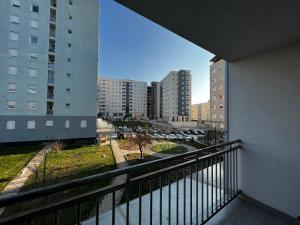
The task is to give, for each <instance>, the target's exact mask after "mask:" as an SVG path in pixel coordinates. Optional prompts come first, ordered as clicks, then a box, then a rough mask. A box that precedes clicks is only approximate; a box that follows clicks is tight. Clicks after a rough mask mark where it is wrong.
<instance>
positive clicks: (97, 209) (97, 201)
mask: <svg viewBox="0 0 300 225" xmlns="http://www.w3.org/2000/svg"><path fill="white" fill-rule="evenodd" d="M99 208H100V204H99V198H98V197H97V198H96V225H99Z"/></svg>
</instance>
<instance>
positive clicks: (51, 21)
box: [0, 0, 99, 143]
mask: <svg viewBox="0 0 300 225" xmlns="http://www.w3.org/2000/svg"><path fill="white" fill-rule="evenodd" d="M98 13H99V10H98V2H97V1H96V0H85V1H82V0H57V1H55V0H31V1H29V0H5V1H0V31H1V32H0V75H1V76H0V143H3V142H23V141H38V140H49V139H58V138H59V139H73V138H91V137H95V135H96V101H95V100H96V97H97V91H96V90H97V89H96V79H97V65H98V19H97V18H98ZM90 18H95V19H90Z"/></svg>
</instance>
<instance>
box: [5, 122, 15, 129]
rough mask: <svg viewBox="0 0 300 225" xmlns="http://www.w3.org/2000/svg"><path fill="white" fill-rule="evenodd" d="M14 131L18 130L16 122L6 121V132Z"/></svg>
mask: <svg viewBox="0 0 300 225" xmlns="http://www.w3.org/2000/svg"><path fill="white" fill-rule="evenodd" d="M14 129H16V121H14V120H7V121H6V130H14Z"/></svg>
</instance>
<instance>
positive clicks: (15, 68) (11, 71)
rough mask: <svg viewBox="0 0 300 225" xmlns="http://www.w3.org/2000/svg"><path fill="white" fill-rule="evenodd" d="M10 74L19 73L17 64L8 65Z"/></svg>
mask: <svg viewBox="0 0 300 225" xmlns="http://www.w3.org/2000/svg"><path fill="white" fill-rule="evenodd" d="M8 74H9V75H17V74H18V68H17V67H15V66H8Z"/></svg>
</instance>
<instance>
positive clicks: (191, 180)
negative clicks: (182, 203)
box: [190, 164, 193, 224]
mask: <svg viewBox="0 0 300 225" xmlns="http://www.w3.org/2000/svg"><path fill="white" fill-rule="evenodd" d="M190 172H191V174H190V223H191V224H193V164H191V166H190Z"/></svg>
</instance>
